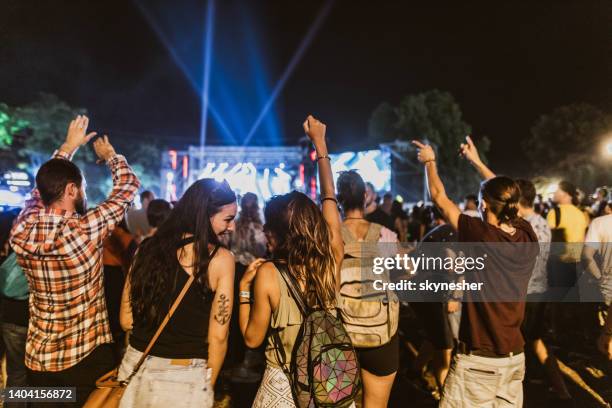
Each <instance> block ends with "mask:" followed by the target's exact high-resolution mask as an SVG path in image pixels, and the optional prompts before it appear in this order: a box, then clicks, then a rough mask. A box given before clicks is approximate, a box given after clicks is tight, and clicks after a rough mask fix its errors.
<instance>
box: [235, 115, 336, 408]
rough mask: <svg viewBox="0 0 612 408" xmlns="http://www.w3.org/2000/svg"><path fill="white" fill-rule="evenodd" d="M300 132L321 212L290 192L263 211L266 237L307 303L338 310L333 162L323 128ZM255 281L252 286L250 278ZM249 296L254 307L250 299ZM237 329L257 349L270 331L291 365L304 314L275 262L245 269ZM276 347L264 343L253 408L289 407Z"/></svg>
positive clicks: (308, 125)
mask: <svg viewBox="0 0 612 408" xmlns="http://www.w3.org/2000/svg"><path fill="white" fill-rule="evenodd" d="M304 130H305V132H306V134H307V135H308V137H309V138H310V140H312V142H313V143H314V146H315V149H316V152H317V157H318V159H317V161H318V167H319V180H320V188H321V208H319V207H318V206H317V205H316V204H315V203H314V202H313V201H312V200H311V199H310V198H308V196H306V195H305V194H302V193H299V192H296V191H294V192H292V193H289V194H285V195H282V196H277V197H274V198H273V199H272V200H270V201H269V202H268V204H267V206H266V209H265V218H266V233H267V236H268V238H269V247H270V249H271V250H272V255H273V256H274V258H275V259H277V260H279V261H280V262H284V263H286V264H287V269H288V271H289V273H290V274H291V275H293V277H294V278H295V280H296V281H297V282H298V283H299V287H300V289H301V292H302V293H303V294H304V298H305V301H306V303H307V304H308V305H309V306H311V307H314V306H317V307H320V308H332V307H334V306H335V305H336V292H337V291H338V290H339V285H340V263H341V261H342V256H343V243H342V236H341V233H340V226H341V223H340V214H339V212H338V205H337V201H336V199H335V191H334V182H333V178H332V172H331V163H330V160H329V156H328V153H327V145H326V142H325V125H324V124H323V123H321V122H319V121H318V120H316V119H315V118H313V117H312V116H309V117H308V119H307V120H306V122H304ZM255 274H257V279H255V282H254V284H253V285H251V283H252V282H253V279H254V277H255ZM251 286H253V288H251ZM251 293H253V300H254V303H253V304H252V305H251V304H250V302H249V298H251ZM240 297H241V298H240V330H241V331H242V334H243V335H244V340H245V342H246V345H247V346H248V347H258V346H259V345H260V344H262V343H263V342H264V340H265V339H266V335H267V334H268V332H269V331H270V330H274V331H277V332H278V338H280V340H281V341H282V345H279V347H281V346H282V348H283V349H284V351H285V353H284V355H285V356H286V360H285V361H284V363H285V364H287V366H288V365H289V363H290V359H291V352H292V349H293V345H294V343H295V341H296V337H297V334H298V331H299V329H300V325H301V323H302V315H301V312H300V309H299V308H298V306H297V304H296V302H295V301H294V300H293V298H292V297H291V296H290V294H289V289H288V287H287V285H286V283H285V281H284V279H283V278H282V276H281V274H280V272H279V271H278V269H277V268H276V267H275V266H274V264H273V263H265V264H263V265H262V266H261V267H259V268H258V269H257V270H255V269H251V270H248V271H247V272H246V273H245V275H244V277H243V278H242V280H241V282H240ZM275 347H276V342H275V341H274V340H273V336H270V337H269V338H268V342H267V347H266V361H267V364H266V371H265V373H264V377H263V379H262V382H261V385H260V387H259V391H258V393H257V396H256V398H255V402H254V404H253V406H254V407H277V406H282V407H292V406H294V402H293V398H292V395H291V388H290V383H289V379H288V378H287V377H286V375H285V373H284V372H283V369H282V366H281V365H282V363H283V362H280V361H279V360H278V357H277V352H276V348H275Z"/></svg>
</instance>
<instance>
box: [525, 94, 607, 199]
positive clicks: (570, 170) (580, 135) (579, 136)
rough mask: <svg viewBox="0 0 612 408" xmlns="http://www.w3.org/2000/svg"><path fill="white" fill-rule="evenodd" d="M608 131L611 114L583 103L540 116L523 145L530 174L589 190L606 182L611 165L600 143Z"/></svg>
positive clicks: (563, 107)
mask: <svg viewBox="0 0 612 408" xmlns="http://www.w3.org/2000/svg"><path fill="white" fill-rule="evenodd" d="M611 131H612V115H610V113H609V112H604V111H602V110H601V109H599V108H597V107H595V106H593V105H590V104H587V103H575V104H571V105H566V106H561V107H559V108H556V109H554V110H553V111H552V112H551V113H548V114H545V115H542V116H540V117H539V118H538V120H537V121H536V123H535V124H534V125H533V127H532V128H531V136H530V138H529V139H527V140H526V141H525V142H524V143H523V149H524V152H525V156H527V157H528V158H529V163H530V166H531V172H532V174H538V175H540V176H545V177H553V178H561V179H567V180H568V181H571V182H572V183H574V184H576V185H577V186H579V187H581V188H583V189H589V190H590V189H593V188H595V187H596V186H598V185H603V184H605V183H606V182H609V179H608V178H609V175H610V170H611V163H612V162H611V161H610V159H609V158H606V157H604V155H603V152H602V144H603V143H604V141H605V140H604V139H605V138H606V137H609V136H607V135H610V132H611Z"/></svg>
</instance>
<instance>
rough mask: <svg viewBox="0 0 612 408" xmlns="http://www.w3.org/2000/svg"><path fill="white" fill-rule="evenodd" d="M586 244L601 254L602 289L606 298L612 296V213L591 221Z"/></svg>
mask: <svg viewBox="0 0 612 408" xmlns="http://www.w3.org/2000/svg"><path fill="white" fill-rule="evenodd" d="M585 245H587V246H589V247H591V248H593V249H594V250H596V251H597V252H598V253H599V255H600V256H601V260H602V262H601V264H599V268H600V270H601V290H602V292H603V293H604V296H605V297H606V298H608V297H612V214H610V215H604V216H602V217H597V218H595V219H594V220H593V221H592V222H591V225H590V227H589V230H588V232H587V235H586V238H585Z"/></svg>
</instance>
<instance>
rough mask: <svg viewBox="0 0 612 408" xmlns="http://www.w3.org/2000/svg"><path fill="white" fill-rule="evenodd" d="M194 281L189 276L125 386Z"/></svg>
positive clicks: (212, 254)
mask: <svg viewBox="0 0 612 408" xmlns="http://www.w3.org/2000/svg"><path fill="white" fill-rule="evenodd" d="M218 249H219V246H218V245H217V246H216V247H215V249H213V251H212V252H211V254H210V259H212V258H213V257H214V256H215V254H216V253H217V250H218ZM194 280H195V277H194V275H193V274H191V275H190V276H189V279H187V282H185V285H184V286H183V289H181V292H180V293H179V294H178V296H177V297H176V300H175V301H174V303H173V304H172V306H170V310H168V313H167V314H166V317H164V320H162V322H161V324H160V325H159V327H158V328H157V331H156V332H155V334H154V335H153V337H152V338H151V340H150V341H149V344H148V345H147V348H146V349H145V351H144V352H143V353H142V356H140V360H138V363H136V365H135V366H134V369H133V370H132V374H130V376H129V377H128V378H127V379H125V380H124V381H123V383H124V384H127V383H129V382H130V380H131V379H132V377H134V375H136V372H138V369H139V368H140V367H141V366H142V364H143V363H144V361H145V359H146V358H147V356H148V355H149V353H150V352H151V349H153V346H155V342H156V341H157V339H158V338H159V336H160V335H161V333H162V331H163V330H164V329H165V328H166V325H168V322H169V321H170V318H171V317H172V315H173V314H174V312H175V311H176V309H177V308H178V307H179V305H180V304H181V302H182V301H183V298H184V297H185V295H186V294H187V291H188V290H189V288H190V287H191V284H192V283H193V281H194Z"/></svg>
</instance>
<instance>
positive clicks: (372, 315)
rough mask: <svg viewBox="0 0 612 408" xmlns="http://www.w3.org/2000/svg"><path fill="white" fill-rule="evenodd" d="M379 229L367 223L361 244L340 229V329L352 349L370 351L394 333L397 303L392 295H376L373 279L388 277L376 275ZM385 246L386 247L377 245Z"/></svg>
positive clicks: (345, 230)
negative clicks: (344, 330)
mask: <svg viewBox="0 0 612 408" xmlns="http://www.w3.org/2000/svg"><path fill="white" fill-rule="evenodd" d="M381 228H382V226H381V225H379V224H375V223H370V226H369V228H368V233H367V234H366V237H365V239H364V240H363V241H358V240H357V239H356V238H355V236H354V235H353V234H352V233H351V232H350V231H349V230H348V228H346V227H345V226H342V239H343V241H344V260H343V261H342V282H341V286H340V295H341V296H340V309H341V311H342V320H343V322H344V327H345V328H346V331H347V332H348V334H349V336H350V338H351V341H352V342H353V346H354V347H360V348H370V347H378V346H382V345H383V344H386V343H388V342H389V341H390V340H391V337H393V335H394V334H395V333H396V331H397V324H398V320H399V300H398V299H397V295H396V294H395V293H394V292H393V291H389V290H387V291H377V290H375V289H374V286H373V283H374V281H375V280H377V279H382V280H383V281H385V282H389V276H388V274H386V275H385V274H383V275H376V274H374V273H373V271H372V269H373V266H374V258H375V257H377V256H382V255H381V251H380V250H379V244H378V240H379V238H380V232H381ZM380 245H389V244H380Z"/></svg>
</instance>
